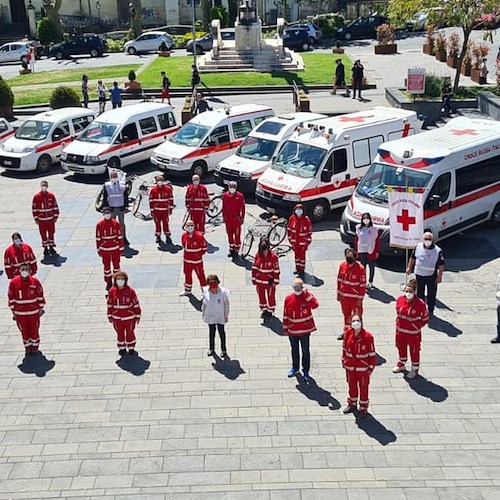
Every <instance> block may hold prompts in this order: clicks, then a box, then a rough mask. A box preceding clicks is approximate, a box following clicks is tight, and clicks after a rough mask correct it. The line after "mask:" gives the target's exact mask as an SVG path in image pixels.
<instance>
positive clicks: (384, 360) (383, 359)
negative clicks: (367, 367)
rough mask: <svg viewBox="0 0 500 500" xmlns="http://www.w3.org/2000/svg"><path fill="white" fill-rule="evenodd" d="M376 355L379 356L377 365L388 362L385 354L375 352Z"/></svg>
mask: <svg viewBox="0 0 500 500" xmlns="http://www.w3.org/2000/svg"><path fill="white" fill-rule="evenodd" d="M375 356H376V357H377V361H376V362H375V366H381V365H385V364H386V363H387V359H385V358H384V356H381V355H380V354H379V353H378V352H376V353H375Z"/></svg>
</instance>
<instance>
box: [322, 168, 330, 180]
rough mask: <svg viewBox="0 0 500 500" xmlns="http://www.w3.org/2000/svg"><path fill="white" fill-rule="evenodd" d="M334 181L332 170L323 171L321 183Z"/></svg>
mask: <svg viewBox="0 0 500 500" xmlns="http://www.w3.org/2000/svg"><path fill="white" fill-rule="evenodd" d="M331 180H332V172H331V171H330V170H323V172H321V182H330V181H331Z"/></svg>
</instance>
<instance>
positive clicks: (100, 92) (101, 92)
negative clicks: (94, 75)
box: [97, 80, 107, 114]
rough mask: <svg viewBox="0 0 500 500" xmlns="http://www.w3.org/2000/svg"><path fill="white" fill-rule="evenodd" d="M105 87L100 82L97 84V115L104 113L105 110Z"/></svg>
mask: <svg viewBox="0 0 500 500" xmlns="http://www.w3.org/2000/svg"><path fill="white" fill-rule="evenodd" d="M106 90H107V88H106V85H105V84H104V83H102V80H98V82H97V97H98V99H99V114H101V113H104V110H105V109H106Z"/></svg>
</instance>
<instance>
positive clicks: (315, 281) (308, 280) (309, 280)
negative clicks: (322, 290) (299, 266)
mask: <svg viewBox="0 0 500 500" xmlns="http://www.w3.org/2000/svg"><path fill="white" fill-rule="evenodd" d="M302 281H303V282H304V283H305V284H306V285H311V286H313V287H319V286H323V285H324V284H325V282H324V281H323V280H322V279H321V278H318V277H317V276H314V274H309V273H307V272H306V273H304V277H303V278H302Z"/></svg>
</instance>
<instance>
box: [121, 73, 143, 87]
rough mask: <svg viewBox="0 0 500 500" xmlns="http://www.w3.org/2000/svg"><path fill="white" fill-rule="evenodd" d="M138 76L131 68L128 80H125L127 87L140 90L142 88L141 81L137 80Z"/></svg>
mask: <svg viewBox="0 0 500 500" xmlns="http://www.w3.org/2000/svg"><path fill="white" fill-rule="evenodd" d="M136 79H137V76H136V74H135V71H134V70H133V69H131V70H130V71H129V72H128V82H125V88H126V89H128V90H140V89H141V83H140V82H138V81H136Z"/></svg>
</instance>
